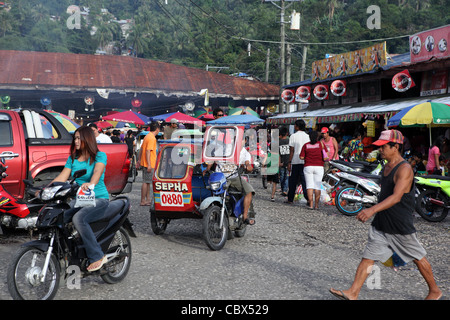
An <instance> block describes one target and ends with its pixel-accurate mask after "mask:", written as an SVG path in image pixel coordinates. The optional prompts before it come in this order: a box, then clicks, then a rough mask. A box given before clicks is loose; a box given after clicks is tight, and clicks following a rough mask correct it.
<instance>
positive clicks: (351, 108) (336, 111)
mask: <svg viewBox="0 0 450 320" xmlns="http://www.w3.org/2000/svg"><path fill="white" fill-rule="evenodd" d="M430 100H431V101H433V102H440V103H446V104H450V95H446V96H439V97H420V98H412V99H401V100H398V99H397V100H384V101H378V102H374V103H367V104H364V105H363V106H360V105H346V106H341V107H334V108H324V109H317V110H308V109H304V110H301V111H296V112H291V113H284V114H279V115H276V116H273V117H270V118H267V119H266V123H268V124H294V122H295V120H297V119H304V118H307V119H310V118H315V119H316V123H337V122H347V121H360V120H361V119H362V118H363V117H364V116H367V115H375V116H376V115H384V116H385V117H387V118H390V117H392V116H393V115H394V114H396V113H397V112H399V111H400V110H402V109H404V108H406V107H409V106H411V105H414V104H419V103H422V102H426V101H430Z"/></svg>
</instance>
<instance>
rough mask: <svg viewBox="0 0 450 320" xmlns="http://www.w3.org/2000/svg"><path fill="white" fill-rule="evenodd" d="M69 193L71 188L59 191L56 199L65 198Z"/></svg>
mask: <svg viewBox="0 0 450 320" xmlns="http://www.w3.org/2000/svg"><path fill="white" fill-rule="evenodd" d="M69 191H70V188H66V189H63V190H61V191H58V192H57V193H56V195H55V197H64V196H65V195H67V193H69Z"/></svg>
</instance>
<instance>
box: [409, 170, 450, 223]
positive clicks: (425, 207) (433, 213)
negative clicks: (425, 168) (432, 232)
mask: <svg viewBox="0 0 450 320" xmlns="http://www.w3.org/2000/svg"><path fill="white" fill-rule="evenodd" d="M414 181H415V182H416V185H417V187H418V189H420V194H419V195H418V197H417V198H416V211H417V213H418V214H419V215H420V216H421V217H422V218H424V219H425V220H427V221H430V222H439V221H442V220H444V219H445V218H446V217H447V214H448V210H449V208H450V177H446V176H440V175H428V176H421V177H415V178H414Z"/></svg>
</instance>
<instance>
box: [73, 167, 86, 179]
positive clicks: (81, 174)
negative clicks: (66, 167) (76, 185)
mask: <svg viewBox="0 0 450 320" xmlns="http://www.w3.org/2000/svg"><path fill="white" fill-rule="evenodd" d="M86 172H87V171H86V169H82V170H78V171H75V173H74V174H73V178H74V179H77V178H79V177H82V176H84V175H85V174H86Z"/></svg>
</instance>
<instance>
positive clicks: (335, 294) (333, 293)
mask: <svg viewBox="0 0 450 320" xmlns="http://www.w3.org/2000/svg"><path fill="white" fill-rule="evenodd" d="M329 291H330V293H331V294H332V295H333V296H335V297H336V298H338V299H341V300H350V299H349V298H348V297H347V296H346V295H345V294H344V292H342V290H339V291H338V292H333V291H331V290H329ZM339 293H340V294H339Z"/></svg>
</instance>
